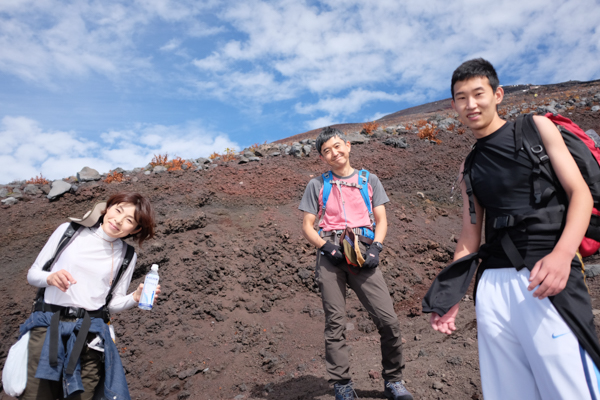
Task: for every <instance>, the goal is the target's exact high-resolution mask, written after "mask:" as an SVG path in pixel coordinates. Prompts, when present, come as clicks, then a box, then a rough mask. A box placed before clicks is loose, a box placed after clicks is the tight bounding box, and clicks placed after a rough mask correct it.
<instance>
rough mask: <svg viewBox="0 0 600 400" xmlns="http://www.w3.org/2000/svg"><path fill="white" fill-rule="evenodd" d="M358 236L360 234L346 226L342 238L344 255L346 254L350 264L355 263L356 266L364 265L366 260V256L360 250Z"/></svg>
mask: <svg viewBox="0 0 600 400" xmlns="http://www.w3.org/2000/svg"><path fill="white" fill-rule="evenodd" d="M358 236H359V235H357V234H355V233H354V232H353V231H352V228H346V229H345V230H344V233H342V237H341V238H340V239H341V242H342V243H341V245H342V249H343V250H344V256H346V261H347V262H348V264H350V265H354V266H355V267H362V265H363V263H364V262H365V257H364V255H363V254H362V252H361V251H360V247H359V245H358Z"/></svg>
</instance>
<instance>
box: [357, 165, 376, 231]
mask: <svg viewBox="0 0 600 400" xmlns="http://www.w3.org/2000/svg"><path fill="white" fill-rule="evenodd" d="M370 175H371V173H370V172H369V171H367V170H366V169H361V170H360V171H359V172H358V184H359V185H360V195H361V196H362V198H363V200H364V202H365V205H366V206H367V211H368V212H369V219H370V220H371V225H373V228H375V216H374V215H373V207H372V206H371V199H370V197H369V176H370Z"/></svg>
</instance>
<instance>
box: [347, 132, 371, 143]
mask: <svg viewBox="0 0 600 400" xmlns="http://www.w3.org/2000/svg"><path fill="white" fill-rule="evenodd" d="M344 139H345V140H347V141H348V142H350V144H363V143H368V142H369V138H367V137H365V136H364V135H361V134H360V133H350V134H348V135H346V137H345V138H344Z"/></svg>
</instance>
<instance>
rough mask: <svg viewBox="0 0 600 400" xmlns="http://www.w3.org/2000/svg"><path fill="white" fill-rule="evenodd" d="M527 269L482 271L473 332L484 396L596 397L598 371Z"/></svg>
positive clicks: (525, 398)
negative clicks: (538, 293)
mask: <svg viewBox="0 0 600 400" xmlns="http://www.w3.org/2000/svg"><path fill="white" fill-rule="evenodd" d="M529 273H530V272H529V270H527V269H525V268H524V269H522V270H521V271H517V270H516V269H514V268H503V269H488V270H486V271H485V272H484V273H483V275H482V277H481V279H480V281H479V286H478V287H477V306H476V312H477V332H478V333H477V337H478V342H479V367H480V372H481V385H482V389H483V397H484V398H485V399H486V400H494V399H498V400H506V399H511V400H518V399H523V400H533V399H544V400H546V399H557V400H558V399H577V400H583V399H591V400H600V392H599V390H598V388H599V386H600V385H599V381H600V372H599V371H598V368H596V366H595V365H594V362H593V361H592V359H591V358H590V356H589V355H588V354H587V352H586V351H585V350H583V348H581V346H580V345H579V342H578V341H577V338H576V337H575V335H574V334H573V332H572V331H571V329H570V328H569V327H568V326H567V324H566V323H565V321H564V320H563V319H562V317H561V316H560V315H559V314H558V312H557V311H556V309H555V308H554V306H553V305H552V303H551V302H550V300H549V299H548V298H545V299H544V300H539V299H537V298H535V297H533V291H531V292H530V291H528V290H527V286H529Z"/></svg>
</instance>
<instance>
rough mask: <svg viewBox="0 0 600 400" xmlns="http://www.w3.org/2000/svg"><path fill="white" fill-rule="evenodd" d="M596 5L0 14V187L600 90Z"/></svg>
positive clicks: (272, 6)
mask: <svg viewBox="0 0 600 400" xmlns="http://www.w3.org/2000/svg"><path fill="white" fill-rule="evenodd" d="M598 21H600V2H599V1H595V0H578V1H576V2H575V1H569V2H565V1H558V0H544V1H541V0H528V1H522V0H519V1H501V0H500V1H496V2H484V1H479V0H455V1H420V2H416V1H406V2H404V1H398V0H389V1H388V0H379V1H368V0H356V1H355V0H330V1H302V0H289V1H288V0H282V1H261V0H243V1H237V0H228V1H216V0H179V1H175V0H137V1H115V0H103V1H88V0H77V1H57V0H2V1H0V183H7V182H9V181H11V180H13V179H28V178H31V177H33V176H35V175H37V174H39V173H40V172H41V173H42V174H43V175H44V176H46V177H48V178H50V179H58V178H62V177H67V176H70V175H74V174H75V173H76V172H77V171H79V170H80V169H81V168H83V167H84V166H89V167H92V168H95V169H98V170H99V171H100V172H107V171H108V170H109V169H113V168H116V167H122V168H126V169H128V168H134V167H142V166H144V165H146V164H147V163H148V162H149V161H150V160H151V158H152V155H153V154H164V153H168V154H169V155H171V156H173V155H177V156H181V157H183V158H192V157H193V158H197V157H201V156H208V155H209V154H211V153H212V152H214V151H216V152H223V151H224V150H225V149H226V148H235V149H242V148H244V147H247V146H249V145H252V144H254V143H263V142H265V141H269V142H270V141H274V140H277V139H281V138H284V137H287V136H291V135H294V134H297V133H301V132H304V131H306V130H309V129H313V128H318V127H323V126H327V125H330V124H334V123H342V122H363V121H369V120H374V119H377V118H379V117H381V116H383V115H385V114H389V113H392V112H395V111H399V110H401V109H404V108H407V107H411V106H414V105H418V104H422V103H424V102H429V101H434V100H439V99H442V98H447V97H449V96H450V94H449V81H450V76H451V74H452V71H453V70H454V69H455V68H456V67H457V66H458V65H459V64H460V63H461V62H463V61H465V60H467V59H470V58H474V57H484V58H487V59H488V60H490V61H491V62H492V63H493V64H494V65H495V66H496V68H497V70H498V73H499V76H500V81H501V83H502V84H505V85H508V84H517V83H534V84H544V83H556V82H562V81H567V80H592V79H598V78H600V28H599V24H598Z"/></svg>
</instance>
